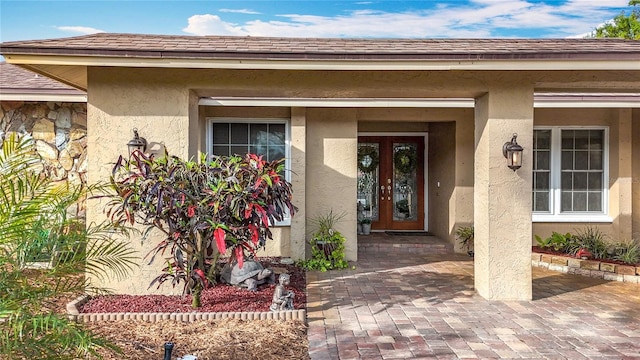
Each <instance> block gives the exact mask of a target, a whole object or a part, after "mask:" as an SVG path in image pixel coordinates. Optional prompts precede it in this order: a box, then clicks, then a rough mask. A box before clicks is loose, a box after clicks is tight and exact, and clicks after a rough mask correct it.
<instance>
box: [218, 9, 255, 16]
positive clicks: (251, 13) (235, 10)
mask: <svg viewBox="0 0 640 360" xmlns="http://www.w3.org/2000/svg"><path fill="white" fill-rule="evenodd" d="M218 11H220V12H224V13H236V14H249V15H258V14H260V13H259V12H257V11H253V10H249V9H220V10H218Z"/></svg>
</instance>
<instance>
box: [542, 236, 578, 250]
mask: <svg viewBox="0 0 640 360" xmlns="http://www.w3.org/2000/svg"><path fill="white" fill-rule="evenodd" d="M536 242H537V243H538V246H540V247H541V248H543V249H549V248H550V249H553V250H554V251H562V252H565V249H567V248H568V247H569V245H570V244H571V245H573V243H574V242H573V235H571V234H570V233H566V234H560V233H558V232H555V231H554V232H553V233H552V234H551V236H549V237H548V238H546V239H542V238H541V237H540V236H538V235H536ZM576 251H577V250H576Z"/></svg>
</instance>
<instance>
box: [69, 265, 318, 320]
mask: <svg viewBox="0 0 640 360" xmlns="http://www.w3.org/2000/svg"><path fill="white" fill-rule="evenodd" d="M257 260H258V261H259V262H260V263H261V264H262V265H263V266H264V267H270V268H285V269H286V270H287V273H288V274H289V275H291V283H290V285H289V286H288V287H287V289H289V290H292V291H293V292H294V293H295V294H296V296H295V298H294V301H293V303H294V307H295V308H296V309H304V308H306V304H307V295H306V293H305V288H306V275H305V271H304V269H301V268H299V267H297V266H295V265H284V264H280V259H279V258H259V259H257ZM277 278H278V275H276V281H277ZM163 286H165V285H163ZM166 286H170V285H166ZM275 286H276V285H275V284H273V285H261V286H260V287H259V288H258V291H248V290H246V289H241V288H238V287H236V286H230V285H226V284H217V285H215V286H213V287H210V288H208V289H204V290H203V291H202V295H201V300H202V307H200V308H198V309H193V308H191V295H187V296H175V295H174V296H168V295H105V296H97V297H95V298H92V299H90V300H89V301H88V302H87V303H86V304H85V305H84V306H82V308H81V309H80V312H82V313H115V312H153V313H155V312H158V313H174V312H175V313H180V312H193V311H197V312H240V311H269V306H270V305H271V300H272V298H273V291H274V289H275Z"/></svg>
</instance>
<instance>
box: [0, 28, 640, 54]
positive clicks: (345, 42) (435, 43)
mask: <svg viewBox="0 0 640 360" xmlns="http://www.w3.org/2000/svg"><path fill="white" fill-rule="evenodd" d="M0 52H1V53H2V54H3V55H5V56H6V55H11V54H38V55H69V56H100V57H133V58H136V57H141V58H185V59H193V58H197V59H279V60H287V59H291V60H502V59H504V60H531V59H566V60H600V59H602V60H615V59H619V60H630V59H631V60H632V59H638V60H640V41H630V40H621V39H329V38H273V37H232V36H175V35H140V34H112V33H99V34H93V35H86V36H78V37H71V38H61V39H48V40H32V41H14V42H5V43H2V44H0Z"/></svg>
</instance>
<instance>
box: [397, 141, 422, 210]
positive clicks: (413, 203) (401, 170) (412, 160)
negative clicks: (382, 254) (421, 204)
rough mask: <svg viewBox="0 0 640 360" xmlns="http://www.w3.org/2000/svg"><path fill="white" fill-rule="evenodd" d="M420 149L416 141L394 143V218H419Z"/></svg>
mask: <svg viewBox="0 0 640 360" xmlns="http://www.w3.org/2000/svg"><path fill="white" fill-rule="evenodd" d="M417 168H418V149H417V146H416V144H415V143H393V220H394V221H416V220H417V219H418V176H417Z"/></svg>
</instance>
